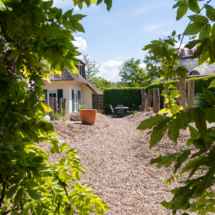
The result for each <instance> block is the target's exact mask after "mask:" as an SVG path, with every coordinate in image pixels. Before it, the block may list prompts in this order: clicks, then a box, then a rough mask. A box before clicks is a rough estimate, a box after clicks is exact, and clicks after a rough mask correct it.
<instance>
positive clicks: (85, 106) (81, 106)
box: [79, 105, 87, 110]
mask: <svg viewBox="0 0 215 215" xmlns="http://www.w3.org/2000/svg"><path fill="white" fill-rule="evenodd" d="M79 108H80V110H84V109H87V105H79Z"/></svg>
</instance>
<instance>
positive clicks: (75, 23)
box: [73, 22, 85, 33]
mask: <svg viewBox="0 0 215 215" xmlns="http://www.w3.org/2000/svg"><path fill="white" fill-rule="evenodd" d="M73 25H74V28H75V29H76V30H77V31H79V32H83V33H85V31H84V28H83V26H82V25H81V24H80V23H79V22H73Z"/></svg>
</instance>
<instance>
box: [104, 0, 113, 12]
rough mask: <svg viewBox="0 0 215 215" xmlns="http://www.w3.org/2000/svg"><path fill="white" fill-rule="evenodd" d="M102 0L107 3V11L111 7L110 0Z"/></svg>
mask: <svg viewBox="0 0 215 215" xmlns="http://www.w3.org/2000/svg"><path fill="white" fill-rule="evenodd" d="M104 2H105V4H106V5H107V10H108V11H109V10H110V9H111V7H112V0H105V1H104Z"/></svg>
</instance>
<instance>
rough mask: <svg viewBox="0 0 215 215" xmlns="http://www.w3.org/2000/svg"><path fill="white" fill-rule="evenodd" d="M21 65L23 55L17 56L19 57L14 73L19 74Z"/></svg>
mask: <svg viewBox="0 0 215 215" xmlns="http://www.w3.org/2000/svg"><path fill="white" fill-rule="evenodd" d="M22 63H23V55H19V57H18V58H17V60H16V71H17V72H19V71H20V69H21V67H22Z"/></svg>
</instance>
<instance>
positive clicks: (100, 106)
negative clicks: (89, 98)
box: [93, 95, 104, 113]
mask: <svg viewBox="0 0 215 215" xmlns="http://www.w3.org/2000/svg"><path fill="white" fill-rule="evenodd" d="M103 98H104V96H103V95H93V109H97V110H100V112H101V113H104V99H103Z"/></svg>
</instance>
